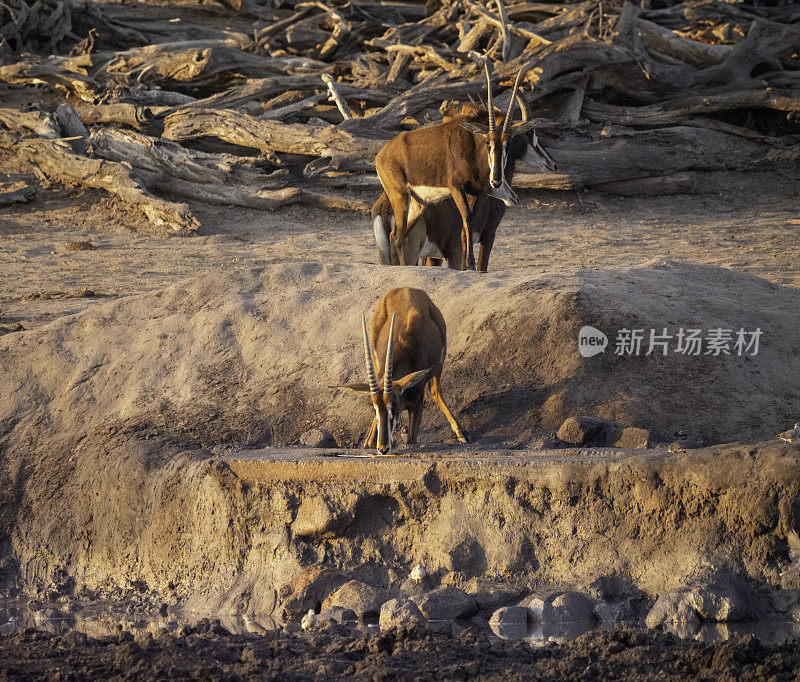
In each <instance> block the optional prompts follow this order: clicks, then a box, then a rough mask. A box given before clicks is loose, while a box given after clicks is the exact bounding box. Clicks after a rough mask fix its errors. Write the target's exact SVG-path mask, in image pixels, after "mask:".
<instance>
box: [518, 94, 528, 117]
mask: <svg viewBox="0 0 800 682" xmlns="http://www.w3.org/2000/svg"><path fill="white" fill-rule="evenodd" d="M517 104H519V110H520V112H521V113H522V122H523V123H525V121H527V120H528V119H529V118H530V117H531V110H530V109H529V108H528V103H527V102H526V101H525V98H524V97H523V96H522V93H521V92H518V93H517Z"/></svg>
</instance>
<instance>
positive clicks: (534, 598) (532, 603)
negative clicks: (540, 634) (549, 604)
mask: <svg viewBox="0 0 800 682" xmlns="http://www.w3.org/2000/svg"><path fill="white" fill-rule="evenodd" d="M544 604H545V600H544V599H543V598H542V597H540V596H539V595H536V594H529V595H528V596H527V597H523V598H522V599H521V600H520V601H519V602H518V603H517V606H521V607H522V608H524V609H527V610H528V620H529V621H535V622H541V620H542V612H543V611H544Z"/></svg>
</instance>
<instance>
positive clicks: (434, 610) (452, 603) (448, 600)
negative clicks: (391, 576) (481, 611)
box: [413, 587, 478, 620]
mask: <svg viewBox="0 0 800 682" xmlns="http://www.w3.org/2000/svg"><path fill="white" fill-rule="evenodd" d="M413 601H414V602H415V603H416V605H417V606H419V610H420V611H422V613H423V615H424V616H425V617H426V618H427V619H428V620H455V619H456V618H463V617H466V616H471V615H472V614H473V613H475V612H476V611H477V610H478V602H477V601H476V600H475V597H474V596H473V595H471V594H467V593H466V592H464V591H463V590H460V589H458V588H457V587H441V588H439V589H438V590H433V591H432V592H427V593H426V594H423V595H422V596H420V597H414V598H413Z"/></svg>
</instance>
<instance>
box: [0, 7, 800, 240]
mask: <svg viewBox="0 0 800 682" xmlns="http://www.w3.org/2000/svg"><path fill="white" fill-rule="evenodd" d="M504 2H508V4H504ZM771 4H772V6H764V7H761V6H759V5H758V4H757V2H756V0H751V2H744V1H741V2H738V1H734V0H728V1H727V2H726V1H723V0H715V1H708V0H701V1H696V0H686V1H685V2H680V3H675V2H672V1H671V0H644V1H642V2H640V1H638V0H637V3H636V4H633V3H630V2H627V3H623V2H621V1H620V0H602V1H601V0H582V1H570V0H561V2H531V1H528V0H522V1H518V2H514V3H513V4H512V1H511V0H442V1H439V0H429V1H428V2H427V4H420V3H418V2H411V1H408V0H406V1H400V2H395V1H393V0H325V1H324V2H323V1H318V0H310V1H295V0H289V1H286V0H283V1H282V0H274V1H273V2H271V3H270V2H267V3H266V4H262V3H258V2H255V1H254V0H253V1H245V0H224V2H221V3H219V4H216V5H203V6H197V5H195V6H191V7H188V6H186V5H180V6H179V5H176V4H172V5H169V6H167V5H163V4H159V5H148V6H142V5H139V6H130V5H118V4H116V3H109V4H104V3H95V2H89V3H84V4H78V3H74V4H73V3H72V2H71V0H3V3H2V4H0V83H5V84H9V85H5V86H4V85H2V84H0V92H11V91H12V88H11V86H17V89H19V88H23V89H25V88H29V89H31V92H30V100H32V101H37V94H36V92H35V91H34V90H33V89H34V88H42V87H46V88H49V89H50V90H51V91H53V92H55V93H57V94H58V95H59V96H60V97H61V98H62V99H63V102H62V103H61V105H60V106H58V108H57V109H55V110H45V108H41V107H40V108H36V107H30V108H23V109H20V108H13V107H8V106H6V107H4V108H0V146H5V147H8V148H11V149H13V150H14V151H15V152H16V153H17V154H18V155H19V157H20V158H21V159H22V160H23V161H25V162H27V163H29V164H31V165H32V166H33V167H34V168H36V169H37V172H38V173H39V174H40V176H41V177H43V178H45V179H47V180H49V181H57V182H60V183H64V184H67V185H83V186H88V187H94V188H100V189H103V190H107V191H108V192H111V193H112V194H115V195H116V196H118V197H120V198H121V199H122V200H123V201H124V202H126V203H128V204H130V205H131V206H134V207H136V208H137V209H139V210H141V211H143V212H144V213H145V214H146V215H147V216H148V218H149V219H150V221H151V222H152V223H153V224H155V225H160V226H166V227H167V228H169V229H171V230H175V231H179V232H187V231H192V230H195V229H196V228H197V226H198V223H197V220H196V219H195V218H194V217H193V216H192V214H191V212H190V211H189V209H188V207H187V205H186V204H184V203H178V202H175V201H171V200H167V199H165V198H163V197H166V196H169V197H172V198H173V199H174V198H179V199H199V200H203V201H209V202H214V203H219V204H229V205H235V206H246V207H253V208H267V209H270V208H276V207H280V206H284V205H286V204H289V203H295V202H301V203H307V204H312V205H318V206H331V207H338V208H343V209H352V210H365V209H366V208H367V206H368V204H369V203H371V202H366V201H364V200H363V199H362V198H358V195H357V193H356V191H357V190H359V189H370V190H371V192H370V195H369V197H368V198H370V197H372V195H373V194H374V195H376V196H377V193H378V191H379V184H378V181H377V178H376V177H375V173H374V163H373V162H374V157H375V154H376V152H377V151H378V149H380V147H381V146H382V144H383V143H384V142H385V140H386V139H389V138H390V137H392V136H394V135H395V134H397V132H399V131H401V130H406V129H410V128H413V127H416V126H419V125H425V124H428V123H433V122H436V121H437V120H439V118H440V114H439V111H440V106H441V105H442V104H443V102H448V101H466V99H467V97H468V96H469V95H473V96H480V95H483V94H485V93H484V90H485V81H484V78H483V72H482V60H483V59H484V58H488V59H489V60H491V62H492V63H493V65H494V72H495V74H496V77H495V82H496V85H495V92H496V93H499V92H502V93H503V94H501V95H499V96H498V95H497V94H496V96H495V102H496V103H497V105H498V106H500V107H503V106H505V103H506V101H507V97H508V94H507V89H508V87H509V86H510V84H511V80H512V79H513V77H514V76H515V75H516V73H517V72H518V71H519V69H520V68H522V67H524V68H526V69H527V72H526V75H525V78H524V85H523V88H524V91H523V96H524V97H525V99H526V100H527V101H528V103H529V105H530V108H531V110H532V112H533V115H534V116H535V117H537V118H540V119H541V125H540V126H539V128H538V129H537V130H538V133H539V136H540V138H541V139H542V142H543V144H544V145H545V146H546V147H547V149H548V150H549V151H550V152H551V153H552V155H553V156H554V158H555V159H556V161H557V162H558V165H559V172H558V173H557V174H542V173H538V174H537V173H531V172H527V173H526V169H525V168H524V167H523V168H520V169H518V173H517V175H516V177H515V182H514V184H515V185H516V186H518V187H528V188H536V187H546V188H552V189H571V188H579V187H587V186H592V187H597V188H600V189H604V190H606V191H611V192H620V193H627V194H632V193H641V192H659V193H669V192H682V191H690V190H692V189H694V188H696V185H697V183H698V180H699V178H701V177H702V175H700V174H698V173H701V172H703V171H715V170H725V169H736V170H749V169H754V168H768V167H780V166H787V165H788V166H791V165H796V164H797V161H798V155H799V154H800V113H798V112H800V55H799V54H798V52H800V8H798V6H797V5H796V3H794V2H791V3H785V4H777V5H776V4H775V3H771ZM504 97H505V99H504ZM39 99H40V100H41V99H42V98H39ZM48 101H49V100H48ZM528 170H530V169H528ZM23 194H24V192H23Z"/></svg>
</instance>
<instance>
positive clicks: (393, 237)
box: [389, 192, 408, 265]
mask: <svg viewBox="0 0 800 682" xmlns="http://www.w3.org/2000/svg"><path fill="white" fill-rule="evenodd" d="M389 200H390V201H391V204H392V212H393V213H394V230H392V232H391V234H390V235H389V241H390V242H391V245H392V247H393V248H394V250H395V251H396V252H397V259H398V260H399V261H400V265H407V263H406V232H407V227H408V196H407V195H406V193H405V192H403V193H397V194H396V195H395V194H394V193H393V194H392V195H391V196H390V197H389Z"/></svg>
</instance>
